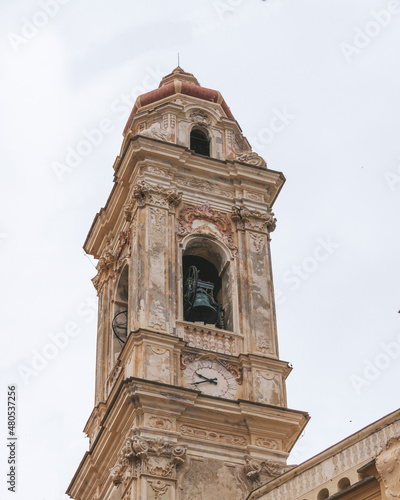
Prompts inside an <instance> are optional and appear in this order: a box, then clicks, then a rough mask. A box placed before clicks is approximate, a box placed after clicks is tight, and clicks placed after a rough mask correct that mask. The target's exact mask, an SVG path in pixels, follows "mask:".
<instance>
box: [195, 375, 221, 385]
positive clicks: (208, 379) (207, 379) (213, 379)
mask: <svg viewBox="0 0 400 500" xmlns="http://www.w3.org/2000/svg"><path fill="white" fill-rule="evenodd" d="M195 374H196V375H198V376H199V377H201V378H204V380H206V381H207V382H212V383H213V384H216V383H217V382H216V380H217V378H216V377H214V378H208V377H205V376H204V375H201V373H197V372H195Z"/></svg>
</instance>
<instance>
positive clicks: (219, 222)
mask: <svg viewBox="0 0 400 500" xmlns="http://www.w3.org/2000/svg"><path fill="white" fill-rule="evenodd" d="M195 219H200V220H204V221H206V222H211V223H212V224H214V225H215V226H216V228H217V230H218V232H219V233H220V234H221V236H222V239H223V241H224V242H225V243H226V245H227V246H228V248H229V249H230V251H231V254H232V256H233V257H235V256H236V255H237V252H238V249H237V247H235V245H234V243H233V236H232V228H231V223H230V222H229V219H228V217H227V216H226V215H223V214H221V213H220V212H217V211H216V210H214V209H212V208H211V207H210V205H209V204H208V203H207V204H204V205H200V206H197V207H188V208H185V209H184V210H182V212H181V215H180V217H179V222H178V224H179V225H178V229H177V235H176V237H177V240H178V241H181V240H182V239H183V238H184V237H185V236H186V235H187V234H189V233H190V232H192V226H193V221H194V220H195Z"/></svg>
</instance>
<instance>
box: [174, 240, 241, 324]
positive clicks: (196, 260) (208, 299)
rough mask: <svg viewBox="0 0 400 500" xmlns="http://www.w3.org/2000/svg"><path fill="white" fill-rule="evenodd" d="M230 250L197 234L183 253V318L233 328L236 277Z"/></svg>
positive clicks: (187, 244) (188, 242)
mask: <svg viewBox="0 0 400 500" xmlns="http://www.w3.org/2000/svg"><path fill="white" fill-rule="evenodd" d="M228 264H229V257H228V255H227V253H226V251H225V250H224V249H223V248H222V247H221V246H220V245H219V244H218V243H217V242H216V241H215V240H213V239H211V238H209V237H205V236H194V237H192V238H191V239H189V241H187V243H186V247H185V249H184V251H183V254H182V271H183V272H182V276H183V280H182V285H183V319H184V320H185V321H192V322H202V323H204V324H209V325H215V326H216V327H217V328H223V329H225V330H233V318H232V311H233V308H232V283H231V282H232V280H231V276H230V270H229V265H228Z"/></svg>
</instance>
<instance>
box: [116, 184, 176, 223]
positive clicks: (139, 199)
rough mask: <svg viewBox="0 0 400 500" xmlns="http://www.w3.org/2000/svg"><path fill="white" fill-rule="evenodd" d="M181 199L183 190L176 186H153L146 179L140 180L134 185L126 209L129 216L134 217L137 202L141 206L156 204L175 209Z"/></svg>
mask: <svg viewBox="0 0 400 500" xmlns="http://www.w3.org/2000/svg"><path fill="white" fill-rule="evenodd" d="M181 201H182V192H180V191H178V190H177V188H176V187H175V186H172V187H169V188H166V187H164V186H160V185H157V186H153V185H150V184H148V183H147V182H145V181H144V180H140V181H139V182H138V183H137V184H136V185H135V186H134V188H133V193H132V196H131V198H130V200H129V202H128V203H126V204H125V205H124V211H125V214H127V215H128V217H132V213H133V210H134V208H133V207H134V206H135V203H136V204H137V206H138V207H140V208H143V207H144V206H146V205H154V206H157V207H162V208H167V209H169V210H173V209H174V208H175V207H176V206H178V205H179V203H180V202H181Z"/></svg>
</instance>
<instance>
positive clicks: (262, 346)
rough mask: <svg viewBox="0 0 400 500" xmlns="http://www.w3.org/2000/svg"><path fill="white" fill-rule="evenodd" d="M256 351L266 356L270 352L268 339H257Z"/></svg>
mask: <svg viewBox="0 0 400 500" xmlns="http://www.w3.org/2000/svg"><path fill="white" fill-rule="evenodd" d="M257 349H258V350H260V351H261V352H263V353H264V354H268V353H270V352H271V343H270V341H269V338H268V337H259V339H258V340H257Z"/></svg>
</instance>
